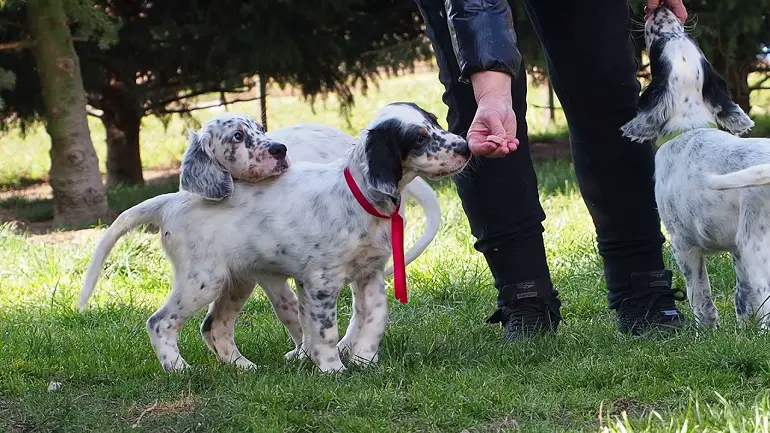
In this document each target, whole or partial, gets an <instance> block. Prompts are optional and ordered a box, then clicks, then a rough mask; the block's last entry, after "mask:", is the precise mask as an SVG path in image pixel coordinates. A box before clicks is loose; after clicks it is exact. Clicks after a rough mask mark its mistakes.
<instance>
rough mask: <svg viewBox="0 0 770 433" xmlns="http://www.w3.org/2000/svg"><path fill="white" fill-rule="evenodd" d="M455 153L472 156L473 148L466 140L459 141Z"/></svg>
mask: <svg viewBox="0 0 770 433" xmlns="http://www.w3.org/2000/svg"><path fill="white" fill-rule="evenodd" d="M455 153H458V154H460V155H462V156H471V148H470V147H468V142H467V141H465V140H462V141H459V142H458V143H457V147H455Z"/></svg>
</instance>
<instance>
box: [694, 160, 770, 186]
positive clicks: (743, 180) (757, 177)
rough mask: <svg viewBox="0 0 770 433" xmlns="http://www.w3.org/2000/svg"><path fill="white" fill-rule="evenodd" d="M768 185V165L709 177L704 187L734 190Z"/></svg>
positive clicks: (769, 179)
mask: <svg viewBox="0 0 770 433" xmlns="http://www.w3.org/2000/svg"><path fill="white" fill-rule="evenodd" d="M767 184H770V164H760V165H755V166H752V167H749V168H745V169H743V170H738V171H734V172H732V173H727V174H722V175H716V174H714V175H710V176H708V177H707V178H706V186H708V187H709V188H711V189H736V188H746V187H749V186H760V185H767Z"/></svg>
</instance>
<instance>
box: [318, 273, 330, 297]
mask: <svg viewBox="0 0 770 433" xmlns="http://www.w3.org/2000/svg"><path fill="white" fill-rule="evenodd" d="M322 279H323V278H322ZM329 296H331V295H330V294H329V292H327V291H326V290H319V291H318V292H316V294H315V298H316V299H318V300H319V301H323V300H324V299H327V298H329Z"/></svg>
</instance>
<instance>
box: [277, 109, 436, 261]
mask: <svg viewBox="0 0 770 433" xmlns="http://www.w3.org/2000/svg"><path fill="white" fill-rule="evenodd" d="M415 109H420V107H416V108H415ZM424 114H425V116H428V117H430V118H432V119H433V120H434V121H435V122H438V119H436V117H435V115H433V113H430V112H428V111H425V112H424ZM267 136H268V137H269V138H271V139H273V140H276V141H278V142H280V143H284V144H285V145H286V146H287V148H288V152H289V157H290V158H291V160H292V161H306V162H318V163H327V162H331V161H334V160H335V159H338V158H344V157H346V156H347V154H348V153H350V151H351V150H352V149H353V146H354V145H355V143H356V138H355V137H353V136H352V135H350V134H348V133H346V132H345V131H342V130H340V129H337V128H333V127H331V126H326V125H321V124H314V123H300V124H295V125H291V126H286V127H283V128H280V129H276V130H274V131H271V132H268V133H267ZM401 195H402V201H401V208H400V209H399V213H400V214H401V216H402V217H404V207H405V203H406V199H408V198H413V199H414V200H415V201H416V202H417V204H419V205H420V207H421V208H422V210H423V212H424V214H425V229H424V231H423V232H422V234H421V235H420V237H419V238H417V240H416V241H415V243H414V246H412V248H410V249H409V250H408V251H407V252H406V254H405V262H406V264H407V265H408V264H409V263H411V262H413V261H414V260H415V259H416V258H417V257H419V256H420V254H422V253H423V252H424V251H425V249H426V248H428V246H429V245H430V243H431V242H432V241H433V239H434V238H435V237H436V235H437V234H438V231H439V228H441V205H440V204H439V201H438V196H437V195H436V192H435V191H434V190H433V188H431V186H430V185H429V184H428V182H426V181H425V180H423V179H422V178H420V177H416V178H414V180H413V181H411V182H409V183H408V184H406V186H405V187H404V189H403V191H402V192H401ZM404 222H406V218H404ZM391 274H393V266H389V267H388V269H387V270H386V271H385V275H391Z"/></svg>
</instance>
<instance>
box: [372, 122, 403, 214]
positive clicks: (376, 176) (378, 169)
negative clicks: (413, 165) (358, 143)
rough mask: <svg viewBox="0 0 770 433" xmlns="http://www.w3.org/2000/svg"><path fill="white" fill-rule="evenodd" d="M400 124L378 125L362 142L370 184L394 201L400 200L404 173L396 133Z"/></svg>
mask: <svg viewBox="0 0 770 433" xmlns="http://www.w3.org/2000/svg"><path fill="white" fill-rule="evenodd" d="M399 126H400V125H392V124H390V123H382V124H380V125H377V126H376V127H374V128H373V129H370V130H369V131H368V132H367V134H366V138H365V139H364V142H363V143H362V144H363V145H364V152H365V153H366V160H367V163H368V165H369V166H368V169H367V170H366V171H365V172H366V173H367V176H368V179H367V180H368V181H369V184H371V186H372V188H374V190H375V191H377V192H378V193H380V194H382V195H383V196H385V198H387V199H388V200H390V201H391V202H393V203H396V202H397V201H398V200H399V197H400V194H399V192H398V183H399V182H400V181H401V177H402V175H403V163H402V158H403V154H402V152H401V148H400V146H399V143H398V139H397V137H396V136H395V135H394V134H395V133H397V131H396V129H397V128H398V127H399Z"/></svg>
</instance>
